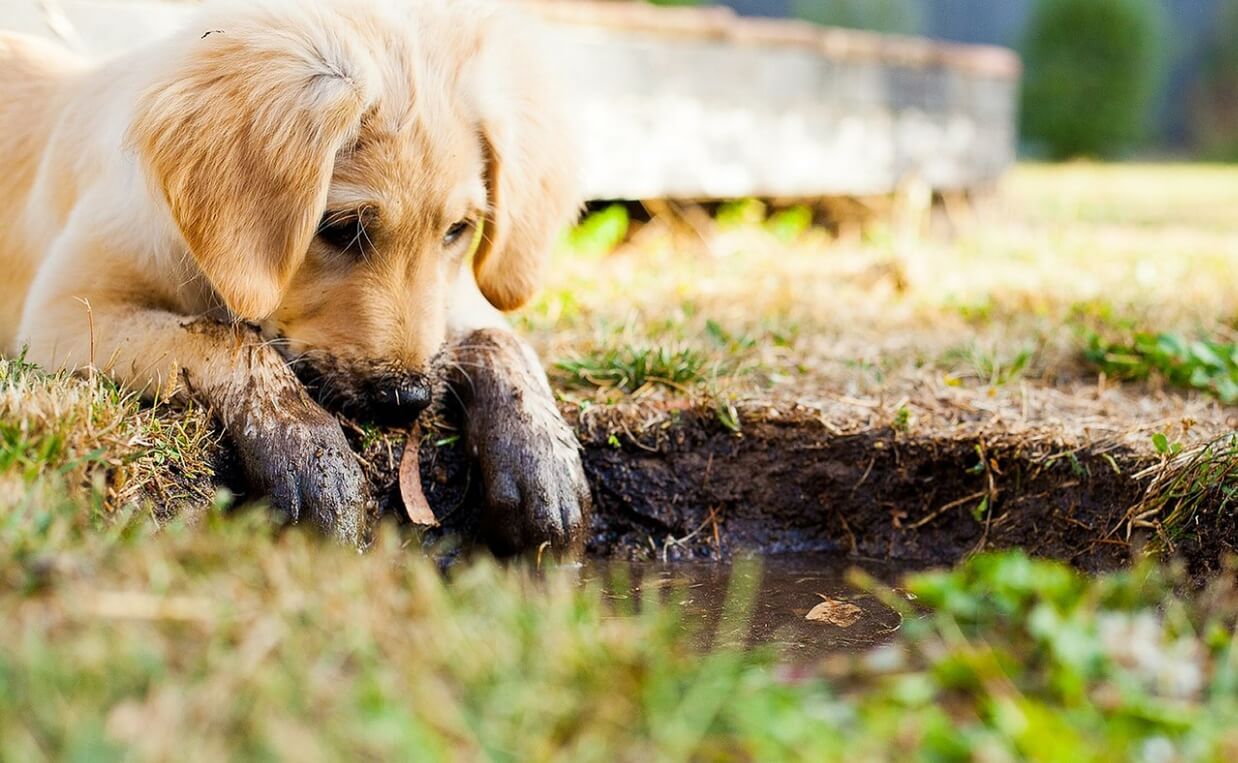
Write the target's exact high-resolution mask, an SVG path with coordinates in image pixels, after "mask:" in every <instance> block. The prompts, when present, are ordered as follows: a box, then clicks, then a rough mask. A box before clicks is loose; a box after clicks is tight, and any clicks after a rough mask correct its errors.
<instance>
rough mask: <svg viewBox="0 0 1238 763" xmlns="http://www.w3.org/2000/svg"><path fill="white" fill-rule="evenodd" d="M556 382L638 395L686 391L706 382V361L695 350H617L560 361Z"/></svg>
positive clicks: (658, 348) (606, 350)
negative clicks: (652, 390) (665, 390)
mask: <svg viewBox="0 0 1238 763" xmlns="http://www.w3.org/2000/svg"><path fill="white" fill-rule="evenodd" d="M555 370H556V371H557V372H558V373H556V375H555V376H556V379H558V380H559V381H560V382H561V383H563V384H566V385H568V386H573V387H579V388H593V387H601V388H613V389H618V390H622V391H624V392H628V393H635V392H638V391H640V390H642V389H645V388H646V387H649V386H653V385H661V386H664V387H670V388H672V389H678V390H683V389H685V388H686V387H688V386H690V385H695V384H697V383H698V382H701V381H703V380H705V378H706V375H705V374H706V358H705V357H704V356H703V355H702V354H701V353H699V352H697V351H695V350H692V349H672V348H668V347H634V346H624V347H613V348H606V349H602V350H599V351H597V352H594V353H591V354H587V355H579V356H577V357H574V358H568V359H565V360H560V361H559V362H557V363H556V364H555Z"/></svg>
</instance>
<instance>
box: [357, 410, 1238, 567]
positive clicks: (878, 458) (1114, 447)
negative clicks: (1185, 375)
mask: <svg viewBox="0 0 1238 763" xmlns="http://www.w3.org/2000/svg"><path fill="white" fill-rule="evenodd" d="M565 414H567V415H568V416H569V418H571V420H572V421H573V423H574V424H575V426H576V428H577V430H578V432H579V435H580V438H581V442H582V445H583V448H584V460H585V467H586V471H587V472H588V475H589V479H590V481H591V483H592V485H593V495H594V500H595V513H594V519H593V531H592V535H591V539H590V543H589V551H590V553H591V554H594V555H597V556H603V557H611V558H630V559H640V558H659V559H661V558H665V559H671V560H675V559H691V558H695V559H703V558H725V557H727V556H729V555H732V554H735V553H741V552H745V551H756V552H760V553H763V554H777V553H786V552H804V551H835V552H845V553H850V554H853V555H858V556H861V557H866V558H870V559H879V560H891V561H897V562H899V563H900V564H903V565H910V566H919V565H931V564H947V563H952V562H955V561H957V560H958V559H960V558H962V557H964V556H966V555H967V554H969V553H972V552H975V551H979V550H981V549H986V548H989V549H993V548H1005V547H1015V546H1018V547H1022V548H1026V549H1028V550H1030V551H1031V552H1033V553H1035V554H1039V555H1044V556H1051V557H1055V558H1060V559H1065V560H1069V561H1071V562H1072V563H1074V564H1076V565H1078V566H1080V567H1082V568H1084V569H1088V570H1103V569H1111V568H1114V567H1118V566H1121V565H1123V564H1125V563H1127V562H1128V561H1130V559H1131V558H1132V554H1133V553H1134V552H1135V549H1138V548H1139V547H1140V546H1141V545H1142V544H1143V543H1144V542H1145V541H1146V540H1148V538H1149V537H1150V536H1154V535H1155V533H1156V529H1155V528H1156V523H1155V521H1153V522H1146V521H1145V522H1142V523H1141V524H1142V525H1143V526H1144V528H1145V529H1142V530H1140V529H1136V530H1135V532H1133V533H1132V532H1128V524H1129V519H1130V515H1129V511H1130V509H1131V507H1134V506H1136V505H1138V504H1139V503H1140V501H1141V500H1142V499H1143V497H1144V496H1145V493H1146V491H1147V489H1148V486H1149V479H1148V477H1147V476H1146V472H1145V475H1144V476H1142V477H1141V476H1137V474H1138V473H1139V472H1141V471H1144V470H1146V469H1148V468H1149V467H1151V466H1155V465H1156V463H1157V458H1156V456H1155V455H1154V454H1151V453H1149V452H1136V451H1135V450H1134V449H1132V448H1131V447H1130V446H1129V445H1124V444H1120V443H1119V442H1118V441H1114V440H1100V441H1094V442H1088V443H1083V444H1080V443H1079V442H1067V441H1063V439H1062V438H1061V437H1060V436H1059V435H1060V433H1057V434H1055V433H1054V432H1053V431H1050V430H1043V431H1040V430H1026V429H1025V430H1022V431H1020V432H1018V433H1017V434H1014V433H1009V432H1007V433H1002V432H990V431H984V430H983V429H982V428H970V429H958V428H956V429H950V430H946V431H923V430H916V431H900V430H898V429H896V428H893V427H885V428H868V429H862V430H860V431H840V430H839V428H838V427H837V426H835V425H834V424H833V423H832V422H830V421H828V420H824V419H822V418H821V417H819V416H818V415H816V414H815V413H814V412H813V411H811V410H773V409H771V410H766V411H764V412H758V413H753V412H746V413H745V416H744V421H743V424H742V430H741V431H740V432H735V431H732V429H730V428H728V427H727V426H725V425H724V424H723V423H722V422H721V421H720V419H719V416H718V415H717V413H716V412H715V410H714V409H712V408H709V407H705V406H699V405H698V406H686V405H685V406H684V407H678V408H672V407H661V408H658V409H656V410H651V409H649V408H648V407H647V406H646V407H644V408H641V407H631V408H624V409H620V408H609V409H600V410H599V409H593V410H590V411H588V412H587V414H585V415H583V416H582V415H581V414H579V413H578V412H576V411H574V410H573V411H567V410H565ZM402 448H403V444H402V442H400V441H399V439H398V438H394V437H393V438H378V439H373V438H371V440H370V442H368V443H367V445H366V447H365V448H364V449H363V452H364V453H365V457H366V459H367V460H368V461H369V463H370V465H371V467H372V469H371V470H372V474H373V478H374V484H375V486H376V491H377V493H378V494H379V495H380V496H381V497H382V501H383V503H384V508H385V510H387V511H390V512H394V513H400V504H399V491H398V486H397V481H396V474H395V472H396V469H395V467H396V465H397V464H398V463H399V459H400V455H401V453H402ZM421 466H422V479H423V483H424V486H425V490H426V494H427V497H428V498H429V500H430V503H431V505H432V507H433V508H434V510H435V513H436V515H437V516H438V517H439V518H440V521H442V522H443V525H444V529H443V530H441V531H435V533H434V535H433V537H434V538H438V537H440V535H441V534H443V533H460V534H462V535H464V536H468V535H470V534H471V533H472V532H473V530H474V529H475V522H476V517H475V514H474V509H475V507H476V506H477V505H478V502H479V500H480V495H479V489H478V485H477V482H476V481H475V480H473V479H471V476H470V473H469V468H468V465H467V460H466V459H465V457H464V453H463V448H462V447H461V445H460V444H459V442H458V441H456V440H454V439H453V437H452V432H451V430H450V428H449V427H448V428H441V429H439V430H438V432H437V433H436V434H434V435H426V436H424V437H423V439H422V443H421ZM1226 527H1228V529H1225V528H1226ZM1146 528H1153V529H1146ZM1215 529H1216V530H1217V531H1219V535H1215V536H1214V537H1209V538H1208V539H1206V541H1204V542H1201V541H1199V539H1195V540H1194V541H1192V542H1189V543H1183V544H1180V545H1179V546H1176V547H1175V548H1174V550H1175V551H1177V552H1178V553H1182V554H1186V555H1187V556H1188V561H1189V562H1190V564H1191V566H1192V568H1193V569H1194V570H1196V571H1197V572H1201V573H1203V572H1207V571H1209V570H1213V569H1217V568H1218V560H1219V559H1220V557H1221V555H1222V554H1223V553H1225V552H1226V551H1227V550H1229V551H1232V550H1234V549H1235V548H1238V543H1236V540H1238V538H1236V537H1235V534H1234V532H1233V522H1232V518H1231V521H1230V522H1229V523H1228V525H1224V524H1223V523H1218V524H1217V527H1216V528H1215ZM1222 536H1224V537H1222Z"/></svg>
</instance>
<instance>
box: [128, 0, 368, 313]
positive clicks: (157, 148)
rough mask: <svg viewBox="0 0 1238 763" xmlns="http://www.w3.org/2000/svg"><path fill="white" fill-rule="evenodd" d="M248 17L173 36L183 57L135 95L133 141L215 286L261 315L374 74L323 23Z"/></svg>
mask: <svg viewBox="0 0 1238 763" xmlns="http://www.w3.org/2000/svg"><path fill="white" fill-rule="evenodd" d="M249 21H250V22H252V23H251V25H250V26H249V27H246V26H245V24H246V22H245V20H243V19H242V20H239V21H238V20H237V19H235V18H234V19H232V20H231V21H230V22H229V24H226V25H222V24H221V25H220V26H222V27H224V29H222V30H220V31H212V32H208V33H207V34H206V35H204V36H202V37H200V38H199V36H198V34H197V33H196V32H195V33H193V34H192V35H190V34H187V35H186V36H185V37H184V38H181V39H178V40H177V43H179V45H180V46H181V47H184V48H188V52H187V53H185V54H183V56H182V59H181V61H180V63H179V65H176V66H173V67H172V68H171V69H170V70H169V72H168V73H167V74H166V75H163V76H162V77H161V78H160V80H159V81H158V82H157V83H156V84H155V85H154V86H153V87H151V88H150V89H148V90H147V91H146V92H145V93H144V94H143V95H142V97H141V98H140V100H139V102H138V105H137V113H136V117H135V119H134V121H133V124H132V125H131V127H130V132H129V140H130V142H131V143H132V144H133V145H134V146H135V147H136V149H137V152H138V154H139V155H140V156H141V157H142V159H143V160H144V162H145V164H146V168H147V170H148V172H149V176H150V178H151V180H152V183H153V184H154V185H155V186H156V187H157V188H158V189H159V190H161V191H162V193H163V196H164V198H165V199H166V201H167V203H168V207H169V208H170V210H171V212H172V217H173V219H174V220H175V222H176V225H177V227H178V228H179V229H180V232H181V235H182V236H183V237H184V239H185V241H186V243H187V244H188V245H189V251H190V252H191V254H192V255H193V258H194V259H195V260H196V261H197V264H198V266H199V267H200V268H201V270H202V272H203V274H204V275H205V276H206V278H207V280H209V281H210V284H211V286H212V287H213V288H214V289H215V291H216V293H218V295H219V297H220V298H221V299H222V300H223V301H224V303H225V304H226V305H227V307H228V309H229V310H230V311H231V312H232V313H233V314H234V315H235V316H237V317H239V318H243V319H248V320H259V319H262V318H265V317H266V316H268V315H269V314H270V313H271V312H273V311H274V310H275V308H276V307H277V306H278V305H279V302H280V299H281V296H282V294H283V292H284V290H285V288H286V287H287V286H288V283H289V281H290V280H291V278H292V275H293V273H294V272H295V271H296V269H297V267H298V266H299V265H300V263H301V261H302V260H303V259H304V256H305V253H306V250H307V249H308V248H309V244H310V241H311V239H312V238H313V236H314V232H315V230H316V226H317V224H318V220H319V218H320V217H321V215H322V212H323V208H324V207H325V205H326V194H327V188H328V185H329V184H330V180H331V173H332V170H333V167H334V159H335V154H336V152H337V151H339V150H340V148H341V147H342V146H343V145H344V143H345V142H346V141H347V140H348V139H349V138H350V136H352V135H353V134H354V133H355V132H356V130H357V127H358V124H359V122H360V119H361V115H362V113H363V112H364V110H365V109H366V107H367V103H368V101H369V100H370V95H369V93H368V87H369V80H370V78H369V77H367V76H366V72H367V69H366V66H365V64H366V63H367V62H366V61H365V60H363V59H359V57H358V54H357V51H347V50H344V46H343V43H342V42H341V41H340V40H335V39H333V38H332V37H331V36H330V35H331V32H330V30H328V29H325V28H323V22H322V20H321V18H319V19H310V20H309V21H308V22H306V23H305V24H304V25H299V24H297V23H293V24H290V25H288V27H286V28H283V29H279V28H276V27H275V25H274V24H273V23H271V22H272V21H273V20H272V19H266V20H265V21H266V22H267V25H264V23H263V20H262V19H250V20H249ZM298 21H300V20H298ZM315 21H317V22H318V24H317V26H315V23H314V22H315Z"/></svg>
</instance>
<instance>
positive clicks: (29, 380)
mask: <svg viewBox="0 0 1238 763" xmlns="http://www.w3.org/2000/svg"><path fill="white" fill-rule="evenodd" d="M216 441H217V435H216V433H215V432H214V431H213V430H212V428H211V426H210V423H209V420H208V418H207V416H206V415H205V413H204V412H202V411H201V410H199V409H197V408H195V407H192V406H191V407H188V408H172V407H169V406H162V405H160V406H150V405H146V404H143V403H142V402H141V401H140V400H139V399H138V396H137V395H136V394H134V393H131V392H128V391H125V390H123V389H121V388H120V387H118V386H117V385H116V384H115V383H114V382H113V381H111V380H110V379H109V378H107V377H105V376H103V375H102V374H95V375H89V376H88V375H73V374H68V373H48V372H45V371H43V370H41V369H39V368H37V367H35V366H32V365H30V364H28V363H26V362H25V361H24V360H23V359H22V358H0V485H3V486H4V489H3V490H2V491H0V501H21V500H24V495H23V494H24V493H26V492H31V493H35V492H39V491H41V490H45V489H51V490H53V491H55V490H60V489H62V487H63V488H64V489H68V490H69V491H71V492H72V491H84V492H85V493H87V494H98V495H99V496H100V500H101V501H102V505H103V506H104V507H106V508H107V509H108V510H114V509H119V508H122V507H125V506H127V505H130V504H134V503H143V502H149V503H151V504H153V505H158V506H159V507H160V508H165V509H171V508H172V507H173V506H177V505H181V504H185V503H189V504H202V503H206V502H209V501H210V499H211V496H212V494H213V487H212V485H211V484H210V483H211V480H210V477H211V476H212V475H213V471H212V466H211V459H212V457H213V454H214V449H215V445H216Z"/></svg>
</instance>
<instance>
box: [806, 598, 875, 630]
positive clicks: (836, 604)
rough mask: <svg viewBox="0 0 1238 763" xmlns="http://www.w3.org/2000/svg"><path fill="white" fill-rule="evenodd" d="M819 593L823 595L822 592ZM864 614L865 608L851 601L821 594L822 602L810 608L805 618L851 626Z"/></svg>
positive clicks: (842, 626)
mask: <svg viewBox="0 0 1238 763" xmlns="http://www.w3.org/2000/svg"><path fill="white" fill-rule="evenodd" d="M817 595H818V596H821V594H817ZM862 614H864V610H862V609H860V608H859V607H857V606H856V605H854V604H852V603H851V602H849V601H840V600H838V599H830V598H827V597H825V596H821V603H820V604H818V605H817V606H815V607H813V608H812V609H811V610H809V611H808V614H807V615H804V619H805V620H812V621H813V622H818V623H828V624H830V625H837V626H838V627H839V628H850V627H851V626H853V625H855V624H856V623H857V622H858V621H859V619H860V615H862Z"/></svg>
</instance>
